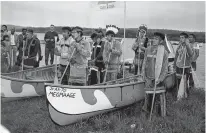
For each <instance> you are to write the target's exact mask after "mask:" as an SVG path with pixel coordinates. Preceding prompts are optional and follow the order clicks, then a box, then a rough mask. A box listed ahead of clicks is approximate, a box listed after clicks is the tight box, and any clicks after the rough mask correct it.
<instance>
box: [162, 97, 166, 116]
mask: <svg viewBox="0 0 206 133" xmlns="http://www.w3.org/2000/svg"><path fill="white" fill-rule="evenodd" d="M163 102H164V114H163V115H164V116H166V94H165V93H163Z"/></svg>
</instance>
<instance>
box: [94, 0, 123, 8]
mask: <svg viewBox="0 0 206 133" xmlns="http://www.w3.org/2000/svg"><path fill="white" fill-rule="evenodd" d="M121 3H122V2H120V1H94V2H91V5H92V8H94V9H96V10H108V9H114V8H119V7H120V6H121Z"/></svg>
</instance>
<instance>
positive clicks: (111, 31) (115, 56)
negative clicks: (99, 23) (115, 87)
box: [103, 25, 122, 81]
mask: <svg viewBox="0 0 206 133" xmlns="http://www.w3.org/2000/svg"><path fill="white" fill-rule="evenodd" d="M118 31H119V28H118V27H116V26H114V25H107V26H106V40H105V45H104V50H103V60H104V63H105V65H106V68H105V69H106V70H105V76H106V81H111V80H116V79H117V73H118V69H119V63H120V56H121V55H122V49H121V44H120V42H119V41H117V40H115V39H114V37H115V35H116V34H117V33H118Z"/></svg>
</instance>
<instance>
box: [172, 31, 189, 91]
mask: <svg viewBox="0 0 206 133" xmlns="http://www.w3.org/2000/svg"><path fill="white" fill-rule="evenodd" d="M192 57H193V50H192V48H191V45H190V43H189V39H188V34H187V33H184V32H183V33H180V42H179V46H178V47H177V50H176V54H175V60H174V70H176V76H177V90H176V91H177V92H178V90H179V84H180V80H181V77H182V74H183V69H184V75H185V76H186V81H185V82H186V83H187V81H188V79H189V75H190V66H191V62H192ZM186 90H187V94H188V93H189V90H188V84H186Z"/></svg>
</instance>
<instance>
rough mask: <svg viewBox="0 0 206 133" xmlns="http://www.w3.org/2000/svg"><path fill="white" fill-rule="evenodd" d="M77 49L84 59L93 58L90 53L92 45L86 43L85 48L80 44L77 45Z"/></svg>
mask: <svg viewBox="0 0 206 133" xmlns="http://www.w3.org/2000/svg"><path fill="white" fill-rule="evenodd" d="M76 45H77V46H76V48H77V51H79V53H80V54H81V55H83V56H84V57H86V58H89V57H90V56H91V53H90V45H89V43H88V42H86V41H85V42H84V46H81V45H80V44H76Z"/></svg>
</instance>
